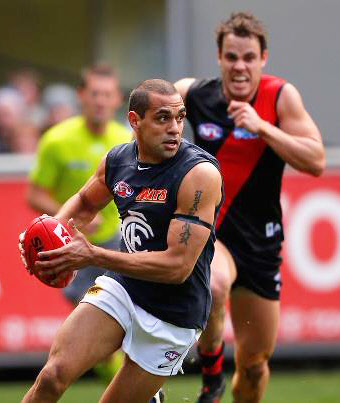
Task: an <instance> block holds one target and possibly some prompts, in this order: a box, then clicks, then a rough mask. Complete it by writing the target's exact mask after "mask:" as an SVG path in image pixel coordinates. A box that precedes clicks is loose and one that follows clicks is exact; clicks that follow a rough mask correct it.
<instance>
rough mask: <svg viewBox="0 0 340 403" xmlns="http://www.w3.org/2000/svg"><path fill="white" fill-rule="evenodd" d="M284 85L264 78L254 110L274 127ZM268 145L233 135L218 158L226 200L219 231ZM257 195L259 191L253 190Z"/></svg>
mask: <svg viewBox="0 0 340 403" xmlns="http://www.w3.org/2000/svg"><path fill="white" fill-rule="evenodd" d="M283 84H284V81H283V80H282V79H280V78H277V77H273V76H268V75H262V77H261V80H260V83H259V88H258V91H257V94H256V98H255V101H254V103H253V107H254V109H255V110H256V112H257V113H258V115H259V116H260V117H261V119H263V120H266V121H267V122H269V123H271V124H273V125H275V124H276V123H277V114H276V99H277V94H278V91H279V90H280V89H281V87H282V86H283ZM265 148H266V143H265V142H264V141H263V140H262V139H261V138H250V139H237V138H235V137H234V135H233V133H232V132H231V133H230V134H229V135H228V137H227V139H226V140H225V142H224V144H223V145H222V147H221V148H220V149H219V150H218V152H217V154H216V158H217V159H218V161H219V163H220V167H221V172H222V176H223V180H224V191H225V200H224V203H223V205H222V206H221V209H220V213H219V216H218V220H217V223H216V228H218V227H219V225H220V224H221V222H222V221H223V218H224V217H225V215H226V214H227V212H228V209H229V207H230V205H231V204H232V202H233V200H234V198H235V197H236V196H237V194H238V193H239V191H240V189H241V188H242V186H243V185H244V184H245V183H246V182H247V180H248V178H249V177H250V175H251V173H252V172H253V170H254V169H255V167H256V165H257V163H258V161H259V159H260V158H261V156H262V154H263V152H264V150H265ZM254 191H255V192H256V189H254ZM249 203H251V200H249Z"/></svg>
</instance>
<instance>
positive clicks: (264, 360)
mask: <svg viewBox="0 0 340 403" xmlns="http://www.w3.org/2000/svg"><path fill="white" fill-rule="evenodd" d="M269 357H270V355H269V354H262V355H261V356H260V357H257V359H256V360H254V359H249V360H244V362H239V363H238V368H239V370H240V371H242V373H243V376H244V377H245V378H246V380H247V381H248V382H249V384H250V385H252V386H253V387H254V388H256V387H257V385H258V384H259V383H260V382H261V381H262V380H263V379H264V378H267V377H268V375H269V367H268V360H269Z"/></svg>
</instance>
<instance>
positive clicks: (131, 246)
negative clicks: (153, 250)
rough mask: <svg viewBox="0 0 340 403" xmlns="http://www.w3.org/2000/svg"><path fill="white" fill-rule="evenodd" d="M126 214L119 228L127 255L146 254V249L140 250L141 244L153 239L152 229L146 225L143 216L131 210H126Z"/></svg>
mask: <svg viewBox="0 0 340 403" xmlns="http://www.w3.org/2000/svg"><path fill="white" fill-rule="evenodd" d="M128 214H129V215H128V216H127V217H125V218H124V219H123V220H122V223H121V226H120V230H121V233H122V237H123V239H124V243H125V246H126V248H127V250H128V251H129V253H134V252H148V250H147V249H142V243H143V241H144V240H146V239H150V238H153V237H154V233H153V231H152V228H151V227H150V225H149V224H148V223H147V221H146V218H145V216H144V214H142V213H138V212H137V211H131V210H128Z"/></svg>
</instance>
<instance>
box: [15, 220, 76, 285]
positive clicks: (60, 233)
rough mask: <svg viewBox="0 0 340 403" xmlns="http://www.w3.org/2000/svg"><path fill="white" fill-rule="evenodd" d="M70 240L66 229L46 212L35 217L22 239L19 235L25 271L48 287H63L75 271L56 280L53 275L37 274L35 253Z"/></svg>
mask: <svg viewBox="0 0 340 403" xmlns="http://www.w3.org/2000/svg"><path fill="white" fill-rule="evenodd" d="M71 240H72V237H71V235H70V233H69V231H68V229H67V228H66V227H65V226H64V225H63V224H62V223H61V222H59V221H58V220H57V219H56V218H54V217H50V216H47V215H46V214H44V215H43V216H40V217H37V218H35V219H34V220H33V221H32V222H31V224H30V225H29V226H28V227H27V230H26V231H25V233H24V239H23V240H22V235H20V237H19V249H20V246H22V247H23V252H24V261H25V260H26V262H24V264H25V263H26V269H27V271H28V272H29V273H31V274H34V275H35V277H37V278H38V279H39V280H40V281H41V282H43V283H44V284H46V285H48V286H50V287H55V288H64V287H66V286H67V285H69V284H70V283H71V282H72V280H73V279H74V278H75V276H76V274H77V272H76V271H73V272H70V273H67V275H66V277H61V278H60V280H59V281H58V278H57V277H56V276H55V275H50V276H41V275H39V272H38V271H35V269H34V263H35V262H36V260H37V259H38V256H37V254H38V253H39V252H42V251H47V250H52V249H57V248H60V247H62V246H64V245H67V244H68V243H69V242H71ZM54 280H57V281H55V283H54V284H51V283H50V282H51V281H54Z"/></svg>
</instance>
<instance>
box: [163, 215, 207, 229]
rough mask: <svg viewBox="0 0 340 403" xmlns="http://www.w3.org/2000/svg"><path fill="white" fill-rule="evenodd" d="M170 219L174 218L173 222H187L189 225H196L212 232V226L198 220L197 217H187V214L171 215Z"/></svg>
mask: <svg viewBox="0 0 340 403" xmlns="http://www.w3.org/2000/svg"><path fill="white" fill-rule="evenodd" d="M171 218H174V219H175V220H179V221H184V222H188V223H191V224H197V225H202V226H203V227H205V228H208V229H209V230H210V231H214V226H213V225H211V224H209V223H207V222H205V221H202V220H200V219H199V218H198V217H196V216H193V215H187V214H173V216H172V217H171Z"/></svg>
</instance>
